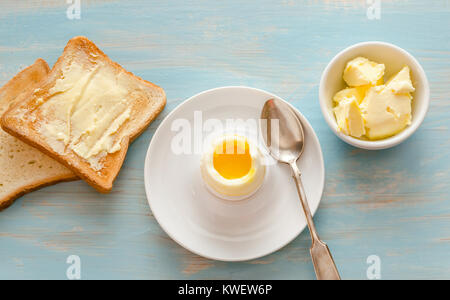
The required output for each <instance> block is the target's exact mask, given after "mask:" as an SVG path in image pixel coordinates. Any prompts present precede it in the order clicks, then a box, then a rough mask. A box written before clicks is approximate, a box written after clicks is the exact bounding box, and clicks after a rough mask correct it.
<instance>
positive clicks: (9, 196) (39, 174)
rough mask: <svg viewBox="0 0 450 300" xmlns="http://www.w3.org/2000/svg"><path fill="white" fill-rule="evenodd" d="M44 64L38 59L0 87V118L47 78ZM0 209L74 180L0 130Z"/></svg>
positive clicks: (69, 173) (50, 159)
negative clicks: (31, 192) (58, 184)
mask: <svg viewBox="0 0 450 300" xmlns="http://www.w3.org/2000/svg"><path fill="white" fill-rule="evenodd" d="M49 71H50V69H49V67H48V65H47V63H46V62H45V61H44V60H42V59H38V60H36V62H35V63H34V64H33V65H31V66H29V67H28V68H26V69H24V70H22V71H21V72H20V73H19V74H17V75H16V76H15V77H14V78H13V79H11V80H10V81H9V82H8V83H6V84H5V85H4V86H3V87H2V88H0V115H1V114H3V113H4V112H5V111H6V110H8V109H9V108H10V107H12V106H14V105H15V104H17V103H20V102H21V101H24V100H25V98H27V97H28V95H29V94H31V93H32V92H33V91H34V90H35V89H36V87H37V86H38V85H39V83H40V82H41V81H42V80H43V79H44V78H45V77H47V74H48V73H49ZM0 166H1V167H0V210H2V209H5V208H6V207H8V206H9V205H11V204H12V203H13V202H14V200H15V199H17V198H18V197H20V196H21V195H23V194H25V193H28V192H30V191H32V190H35V189H38V188H40V187H43V186H47V185H51V184H54V183H57V182H60V181H69V180H75V179H77V178H78V177H77V176H76V175H75V174H74V173H73V172H72V171H70V170H69V169H67V168H66V167H64V166H63V165H62V164H60V163H58V162H57V161H55V160H54V159H52V158H50V157H49V156H47V155H45V154H43V153H42V152H41V151H39V150H36V149H35V148H33V147H30V146H28V145H27V144H25V143H23V142H22V141H20V140H18V139H17V138H15V137H13V136H11V135H9V134H7V133H6V132H4V131H3V130H1V129H0Z"/></svg>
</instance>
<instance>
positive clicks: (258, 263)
mask: <svg viewBox="0 0 450 300" xmlns="http://www.w3.org/2000/svg"><path fill="white" fill-rule="evenodd" d="M16 2H17V1H12V0H6V1H1V2H0V22H1V24H2V26H1V27H0V38H1V39H0V40H1V41H2V42H1V43H0V83H4V82H6V81H7V80H8V79H9V78H10V77H12V76H13V75H14V74H15V73H17V71H18V70H19V69H20V68H23V66H26V65H29V64H31V63H32V62H33V61H34V60H35V59H36V58H37V57H42V58H44V59H45V60H47V61H48V62H49V64H50V65H52V64H53V63H54V62H55V61H56V59H57V58H58V57H59V55H60V54H61V52H62V49H63V47H64V45H65V44H66V43H67V41H68V40H69V39H70V38H71V37H73V36H76V35H85V36H87V37H89V38H90V39H92V40H93V41H94V42H95V43H96V44H97V45H98V46H99V47H100V48H101V49H102V50H103V51H104V52H105V53H106V54H108V55H109V56H110V57H111V59H112V60H114V61H117V62H119V63H120V64H121V65H122V66H123V67H124V68H126V69H128V70H129V71H131V72H133V73H135V74H136V75H138V76H140V77H142V78H144V79H147V80H150V81H152V82H155V83H156V84H158V85H160V86H162V87H163V88H164V89H165V91H166V92H167V100H168V103H167V107H166V109H165V110H164V111H163V113H162V114H161V115H160V116H159V117H158V118H157V120H156V121H155V122H154V123H152V124H151V126H150V128H149V129H147V130H146V131H145V132H144V134H143V135H142V136H141V137H140V138H139V139H137V140H136V141H135V143H134V144H132V145H131V147H130V149H129V152H128V156H127V158H126V161H125V164H124V167H123V169H122V171H121V173H120V174H119V177H118V179H117V181H116V184H115V187H114V190H113V192H112V193H111V194H109V195H99V194H98V193H97V192H95V191H94V190H93V189H92V188H90V187H89V186H88V185H87V184H85V183H83V182H72V183H62V184H58V185H56V186H52V187H48V188H45V189H43V190H40V191H37V192H34V193H31V194H29V195H26V196H24V197H22V198H21V199H19V200H18V201H16V203H15V204H14V205H13V206H12V207H10V208H9V209H8V210H6V211H4V212H3V213H0V245H1V247H0V257H1V259H0V279H6V278H55V279H64V278H66V277H65V276H66V275H65V274H66V269H67V266H68V265H67V264H66V258H67V257H68V256H69V255H72V254H75V255H79V256H80V258H81V262H82V278H83V279H96V278H114V279H120V278H136V279H155V278H163V279H178V278H179V279H186V278H189V279H199V278H203V279H247V278H251V279H278V278H283V279H310V278H314V272H313V269H312V265H311V260H310V258H309V253H308V249H309V245H310V240H309V236H308V233H307V232H303V233H302V234H301V235H300V236H299V237H298V238H297V239H296V240H295V241H293V242H292V243H291V244H289V245H288V246H286V247H285V248H284V249H282V250H281V251H278V252H277V253H274V254H272V255H269V256H268V257H264V258H261V259H258V260H255V261H251V262H245V263H223V262H215V261H210V260H206V259H203V258H200V257H198V256H196V255H193V254H191V253H189V252H188V251H186V250H184V249H182V248H181V247H179V246H178V245H177V244H175V242H173V241H172V240H171V239H170V238H168V237H167V235H166V234H165V233H164V232H163V231H162V229H161V228H160V227H159V225H158V224H157V222H156V221H155V219H154V218H153V216H152V214H151V211H150V209H149V207H148V204H147V200H146V197H145V192H144V185H143V180H144V176H143V163H142V162H143V161H144V157H145V153H146V150H147V147H148V144H149V142H150V139H151V137H152V135H153V133H154V132H155V129H156V127H157V126H158V124H159V123H160V122H161V120H162V119H163V118H164V117H165V116H166V115H167V114H168V113H169V112H170V111H171V110H172V109H173V108H174V107H175V106H176V105H178V104H179V103H181V102H182V101H183V100H185V99H187V98H188V97H190V96H192V95H194V94H196V93H198V92H200V91H203V90H206V89H210V88H214V87H218V86H225V85H248V86H253V87H257V88H261V89H264V90H267V91H270V92H273V93H275V94H278V95H279V96H281V97H283V98H284V99H286V100H288V101H290V102H291V103H292V104H293V105H295V106H296V107H297V108H298V109H299V110H300V111H301V112H302V113H303V114H304V115H305V116H306V117H307V118H308V119H309V121H310V123H311V125H312V126H313V127H314V129H315V130H316V133H317V135H318V137H319V139H320V142H321V145H322V148H323V152H324V158H325V166H326V187H325V192H324V196H323V198H322V202H321V206H320V208H319V210H318V212H317V214H316V216H315V221H316V223H317V227H318V231H319V232H320V233H321V237H322V238H323V239H324V240H325V241H327V243H328V244H329V246H330V248H331V249H332V251H333V254H334V258H335V261H336V264H337V265H338V267H339V269H340V271H341V275H342V277H343V278H347V279H365V278H367V277H366V270H367V267H368V265H367V264H366V259H367V257H368V256H369V255H372V254H375V255H378V256H379V257H380V258H381V267H382V270H381V275H382V278H384V279H397V278H402V279H420V278H430V279H435V278H446V279H450V257H449V253H450V226H449V225H450V196H449V190H450V172H449V167H450V139H449V137H450V136H449V126H450V118H449V117H448V114H449V113H450V101H449V99H450V90H449V78H450V15H449V13H450V3H449V1H446V0H445V1H421V0H409V1H406V0H398V1H395V0H391V1H382V4H381V19H380V20H373V21H371V20H368V19H367V17H366V9H367V6H366V1H363V0H354V1H351V0H340V1H331V0H328V1H326V0H304V1H294V0H285V1H276V2H275V1H265V0H263V1H238V0H229V1H215V2H211V1H186V0H184V1H179V0H176V1H144V0H132V1H131V0H130V1H100V0H98V1H87V0H81V19H80V20H69V19H67V17H66V9H67V6H68V4H66V1H37V0H35V1H21V2H20V5H17V3H16ZM41 2H46V4H45V5H40V4H39V3H41ZM367 40H382V41H386V42H391V43H394V44H397V45H399V46H400V47H403V48H405V49H407V50H408V51H409V52H411V53H412V54H413V55H414V56H415V57H416V58H417V59H418V60H419V61H420V63H421V64H422V66H423V67H424V69H425V71H426V72H427V75H428V79H429V81H430V84H431V106H430V109H429V112H428V115H427V117H426V119H425V121H424V123H423V125H422V126H421V127H420V129H419V130H418V131H417V132H416V133H415V134H414V135H413V136H412V137H411V138H410V139H409V140H407V141H406V142H404V143H403V144H401V145H399V146H397V147H395V148H393V149H389V150H383V151H377V152H369V151H364V150H359V149H356V148H353V147H351V146H348V145H346V144H344V143H343V142H341V141H340V140H339V139H338V138H337V137H335V136H334V134H333V133H332V132H331V130H330V129H329V128H328V127H327V125H326V123H325V121H324V120H323V117H322V115H321V112H320V108H319V103H318V84H319V79H320V75H321V72H322V70H323V69H324V68H325V66H326V65H327V63H328V62H329V60H330V59H331V58H332V57H333V56H334V55H335V54H336V53H337V52H338V51H340V50H342V49H343V48H345V47H347V46H349V45H351V44H354V43H356V42H360V41H367Z"/></svg>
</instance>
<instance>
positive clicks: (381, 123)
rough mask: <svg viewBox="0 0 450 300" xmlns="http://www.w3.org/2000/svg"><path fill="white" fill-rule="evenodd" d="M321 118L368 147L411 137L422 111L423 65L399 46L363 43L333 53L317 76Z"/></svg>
mask: <svg viewBox="0 0 450 300" xmlns="http://www.w3.org/2000/svg"><path fill="white" fill-rule="evenodd" d="M319 99H320V106H321V109H322V113H323V116H324V118H325V120H326V121H327V123H328V125H329V126H330V128H331V129H332V130H333V132H334V133H335V134H336V135H337V136H338V137H339V138H341V139H342V140H343V141H345V142H347V143H348V144H350V145H353V146H355V147H358V148H363V149H368V150H379V149H386V148H390V147H393V146H396V145H398V144H400V143H401V142H403V141H404V140H406V139H407V138H408V137H409V136H411V135H412V134H413V133H414V131H416V130H417V128H418V127H419V126H420V124H421V123H422V121H423V119H424V118H425V115H426V113H427V110H428V106H429V101H430V88H429V84H428V80H427V77H426V74H425V72H424V70H423V68H422V67H421V66H420V64H419V63H418V61H417V60H416V59H415V58H414V57H413V56H412V55H411V54H409V53H408V52H406V51H405V50H403V49H401V48H399V47H397V46H395V45H392V44H388V43H383V42H364V43H359V44H356V45H353V46H351V47H349V48H347V49H345V50H343V51H341V52H340V53H339V54H337V55H336V56H335V57H334V58H333V59H332V60H331V62H330V63H329V64H328V66H327V67H326V69H325V70H324V72H323V74H322V78H321V80H320V87H319Z"/></svg>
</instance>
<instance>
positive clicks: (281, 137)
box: [261, 99, 341, 280]
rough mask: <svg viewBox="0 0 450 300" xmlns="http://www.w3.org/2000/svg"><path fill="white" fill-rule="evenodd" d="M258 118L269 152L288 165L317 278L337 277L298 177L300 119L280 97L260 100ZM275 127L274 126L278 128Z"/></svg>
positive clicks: (301, 131) (301, 141) (302, 144)
mask: <svg viewBox="0 0 450 300" xmlns="http://www.w3.org/2000/svg"><path fill="white" fill-rule="evenodd" d="M261 120H262V121H263V122H261V131H262V135H263V137H264V141H265V142H266V145H267V147H268V148H269V151H270V154H271V155H272V157H273V158H275V159H276V160H277V161H279V162H282V163H285V164H288V165H290V166H291V169H292V173H293V177H294V179H295V183H296V185H297V192H298V195H299V197H300V201H301V203H302V207H303V212H304V213H305V216H306V221H307V223H308V228H309V232H310V234H311V240H312V245H311V248H310V253H311V257H312V262H313V265H314V270H315V272H316V276H317V279H319V280H340V279H341V278H340V276H339V272H338V270H337V268H336V265H335V264H334V260H333V257H332V256H331V253H330V250H329V249H328V246H327V245H326V244H325V243H324V242H322V241H321V240H320V238H319V236H318V234H317V232H316V227H315V226H314V222H313V219H312V216H311V211H310V209H309V206H308V202H307V200H306V194H305V190H304V188H303V184H302V181H301V178H300V177H301V173H300V170H299V169H298V166H297V160H298V158H299V157H300V155H301V154H302V152H303V148H304V142H305V140H304V134H303V127H302V124H301V122H300V119H299V118H298V117H297V115H296V114H295V113H294V111H293V110H292V109H291V108H290V107H289V106H288V105H287V104H286V103H284V102H283V101H281V100H277V99H270V100H267V101H266V103H265V104H264V107H263V110H262V112H261ZM275 127H278V130H276V128H275Z"/></svg>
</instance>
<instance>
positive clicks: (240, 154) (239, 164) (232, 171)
mask: <svg viewBox="0 0 450 300" xmlns="http://www.w3.org/2000/svg"><path fill="white" fill-rule="evenodd" d="M249 148H250V147H249V145H248V142H247V140H246V139H245V138H240V137H237V136H235V137H230V138H226V139H224V140H223V141H222V143H220V144H219V145H217V147H216V149H215V151H214V155H213V164H214V169H216V171H217V172H219V174H220V175H222V177H224V178H226V179H237V178H241V177H244V176H245V175H247V174H248V172H249V171H250V169H251V167H252V157H251V156H250V149H249Z"/></svg>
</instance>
